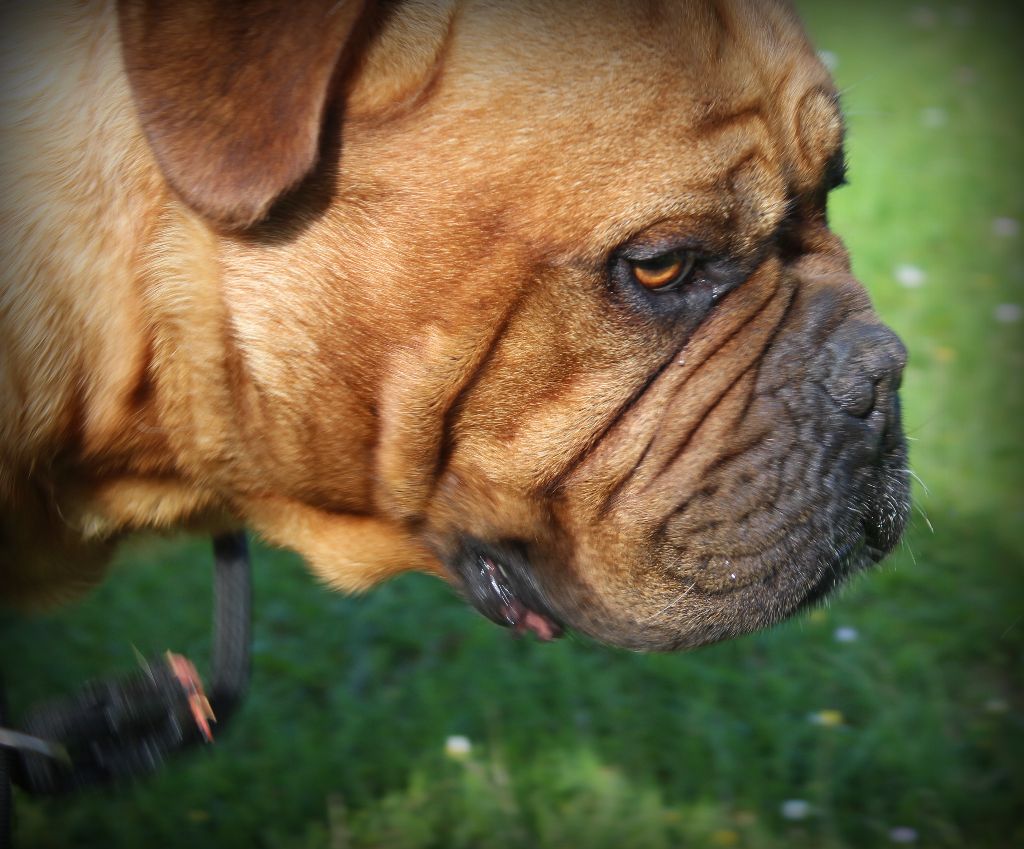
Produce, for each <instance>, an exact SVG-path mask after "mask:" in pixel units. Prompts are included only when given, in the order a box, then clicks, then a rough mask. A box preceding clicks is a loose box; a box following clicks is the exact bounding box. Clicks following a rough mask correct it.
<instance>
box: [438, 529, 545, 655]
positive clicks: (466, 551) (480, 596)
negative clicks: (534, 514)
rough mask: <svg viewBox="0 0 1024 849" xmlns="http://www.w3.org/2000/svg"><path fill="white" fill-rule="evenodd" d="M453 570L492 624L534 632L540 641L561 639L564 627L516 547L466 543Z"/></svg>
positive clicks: (456, 558)
mask: <svg viewBox="0 0 1024 849" xmlns="http://www.w3.org/2000/svg"><path fill="white" fill-rule="evenodd" d="M453 566H454V569H453V571H454V572H455V573H456V574H457V575H458V577H459V578H460V583H461V585H462V588H463V591H464V593H465V595H466V596H467V598H468V599H469V601H470V602H471V603H472V604H473V606H474V607H475V608H476V609H477V610H479V611H480V612H481V613H482V614H483V615H484V616H486V617H487V618H488V619H490V620H491V621H492V622H496V623H497V624H498V625H504V626H506V627H508V628H511V629H513V631H515V632H516V633H518V634H524V633H528V632H532V633H533V634H536V636H537V637H538V638H539V639H541V640H553V639H555V638H556V637H560V636H561V635H562V633H563V631H564V630H565V629H564V627H563V626H562V624H561V623H560V622H559V621H558V619H557V618H556V617H555V615H554V614H553V613H552V612H551V610H550V608H549V606H548V603H547V602H546V600H545V598H544V594H543V592H542V591H541V590H540V588H539V587H538V586H537V584H536V582H535V581H534V580H533V577H532V574H531V573H530V571H529V569H528V564H527V563H526V558H525V555H524V554H523V553H522V552H521V551H520V550H519V549H518V547H517V546H493V545H487V544H484V543H481V542H479V541H476V540H472V541H467V542H464V543H463V545H462V546H461V547H460V551H459V553H458V555H457V556H456V557H455V558H454V563H453Z"/></svg>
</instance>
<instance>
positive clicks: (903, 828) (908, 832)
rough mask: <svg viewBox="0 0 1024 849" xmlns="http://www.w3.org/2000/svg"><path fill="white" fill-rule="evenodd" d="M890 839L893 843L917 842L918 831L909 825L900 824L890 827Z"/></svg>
mask: <svg viewBox="0 0 1024 849" xmlns="http://www.w3.org/2000/svg"><path fill="white" fill-rule="evenodd" d="M889 839H890V840H891V841H892V842H893V843H917V831H916V830H915V829H913V828H911V827H910V826H907V825H898V826H896V827H895V828H890V829H889Z"/></svg>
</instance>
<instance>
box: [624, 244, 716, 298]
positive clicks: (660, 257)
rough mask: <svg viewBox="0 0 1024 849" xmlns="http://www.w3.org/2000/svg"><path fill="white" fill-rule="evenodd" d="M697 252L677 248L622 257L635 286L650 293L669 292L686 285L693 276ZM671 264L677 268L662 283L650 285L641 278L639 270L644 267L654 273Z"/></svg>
mask: <svg viewBox="0 0 1024 849" xmlns="http://www.w3.org/2000/svg"><path fill="white" fill-rule="evenodd" d="M698 258H699V257H698V254H697V252H696V251H695V250H692V249H689V248H677V249H674V250H670V251H663V252H661V253H658V254H655V255H653V256H649V257H628V256H627V257H624V260H625V264H626V270H627V272H628V274H629V276H630V278H631V280H632V282H633V283H635V284H636V285H637V286H639V287H641V288H642V289H644V290H646V291H648V292H651V293H655V294H657V293H660V292H671V291H674V290H675V289H678V288H680V287H681V286H684V285H686V284H687V283H688V282H690V280H691V279H692V277H693V274H694V272H695V271H696V268H697V260H698ZM673 265H678V266H679V268H678V270H677V271H676V272H675V273H674V274H673V275H672V276H671V277H667V278H666V279H665V282H664V283H659V284H658V285H656V286H652V285H651V284H650V283H648V282H645V281H644V280H642V279H641V275H640V273H639V272H640V270H641V269H644V268H645V267H646V268H647V269H649V270H650V271H652V272H654V273H655V274H656V273H657V272H658V271H659V270H668V269H670V268H671V267H672V266H673Z"/></svg>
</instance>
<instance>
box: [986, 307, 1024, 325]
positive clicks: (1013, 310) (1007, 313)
mask: <svg viewBox="0 0 1024 849" xmlns="http://www.w3.org/2000/svg"><path fill="white" fill-rule="evenodd" d="M1022 314H1024V309H1021V305H1020V304H1000V305H999V306H997V307H996V308H995V309H994V310H993V311H992V317H993V318H994V319H995V320H996V321H998V322H999V323H1000V324H1016V323H1017V322H1018V321H1020V319H1021V315H1022Z"/></svg>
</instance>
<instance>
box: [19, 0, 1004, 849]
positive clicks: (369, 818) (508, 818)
mask: <svg viewBox="0 0 1024 849" xmlns="http://www.w3.org/2000/svg"><path fill="white" fill-rule="evenodd" d="M842 5H843V6H845V7H846V8H845V10H844V11H843V13H842V15H839V14H838V11H837V10H838V8H839V7H840V4H834V3H832V4H826V3H820V4H815V3H813V2H810V3H805V4H804V13H805V15H806V17H807V19H808V22H809V24H810V27H811V29H812V32H813V33H814V35H815V38H816V41H817V43H818V44H819V46H820V47H822V48H824V49H828V50H830V51H833V52H834V53H835V54H836V55H837V56H838V58H839V65H838V69H837V77H838V79H839V82H840V85H841V86H842V87H843V88H844V90H845V95H844V103H845V107H846V109H847V111H848V114H849V154H850V164H851V180H852V184H851V185H850V186H849V187H848V188H844V189H843V190H841V191H840V192H839V193H837V194H836V195H835V197H834V201H833V204H832V219H833V223H834V225H835V227H836V229H837V230H838V231H839V232H841V233H842V234H843V235H844V236H845V237H846V239H847V242H848V244H849V246H850V248H851V252H852V254H853V256H854V266H855V269H856V271H857V273H858V274H859V275H860V276H861V278H862V279H863V280H864V281H865V282H866V284H867V285H868V286H869V288H870V289H871V291H872V294H873V297H874V299H875V302H876V304H877V305H878V307H879V310H880V311H881V313H882V314H883V315H884V316H885V318H886V319H887V320H888V321H889V322H890V323H891V324H892V325H893V326H894V327H895V328H896V329H897V331H898V332H899V333H900V334H901V335H902V336H903V338H904V340H905V341H906V342H907V344H908V347H909V349H910V355H911V356H910V364H909V367H908V369H907V375H906V380H905V386H904V402H905V411H906V413H905V416H906V424H907V428H908V431H909V433H910V435H911V436H912V437H913V439H914V442H913V443H912V460H913V465H914V468H915V470H916V472H917V473H918V474H919V475H920V477H921V478H922V479H923V480H924V482H925V483H926V484H927V485H928V492H927V493H926V492H925V491H924V490H923V489H922V488H920V487H919V488H918V489H917V491H916V493H915V497H916V500H917V502H918V505H919V508H920V511H921V512H919V513H917V514H916V517H915V521H914V523H913V524H912V527H911V528H910V531H909V533H908V536H907V541H906V543H905V544H904V546H903V547H902V548H901V549H900V550H899V551H898V552H897V553H896V554H895V555H894V556H893V557H892V558H891V559H890V560H889V561H887V563H886V564H885V565H884V566H882V567H881V568H880V569H878V570H875V571H874V572H873V573H872V574H870V575H868V576H865V577H863V578H862V579H860V580H859V581H857V582H855V583H854V585H853V586H852V587H851V588H849V589H848V590H846V591H845V592H843V593H841V594H840V595H839V596H837V597H836V598H834V599H833V600H832V601H831V603H830V604H829V606H828V607H826V608H822V609H820V610H818V611H815V612H814V613H812V614H810V615H808V616H805V617H803V618H801V619H799V620H797V621H793V622H790V623H787V624H785V625H783V626H781V627H779V628H776V629H774V630H773V631H771V632H769V633H764V634H758V635H754V636H751V637H748V638H745V639H742V640H737V641H734V642H731V643H726V644H722V645H718V646H713V647H710V648H707V649H702V650H700V651H696V652H693V653H690V654H685V655H659V656H642V655H635V654H628V653H625V652H621V651H616V650H612V649H606V648H602V647H599V646H595V645H593V644H591V643H588V642H585V641H582V640H578V639H569V640H565V641H562V642H560V643H557V644H554V645H539V644H537V643H534V642H532V641H529V640H523V641H515V640H512V639H510V638H509V635H508V634H507V633H505V632H503V631H501V630H499V629H497V628H495V627H493V626H492V625H490V624H488V623H487V622H485V621H483V620H482V619H480V618H479V617H476V616H475V615H473V614H472V613H471V612H469V611H468V610H467V609H466V608H465V606H464V605H463V604H462V602H460V601H458V600H457V599H456V598H454V596H453V595H452V594H451V592H450V591H449V590H448V589H446V588H445V587H444V586H443V585H441V584H440V583H439V582H436V581H433V580H430V579H427V578H422V577H415V576H414V577H409V578H405V579H401V580H398V581H395V582H393V583H391V584H389V585H387V586H385V587H383V588H381V589H380V590H378V591H375V592H373V593H371V594H369V595H367V596H366V597H364V598H358V599H353V598H345V597H342V596H339V595H335V594H332V593H330V592H328V591H327V590H325V589H323V588H321V587H318V586H317V585H316V584H315V583H314V582H313V581H312V579H310V577H309V576H308V575H307V574H306V573H305V571H304V568H303V567H302V565H301V564H300V563H299V562H298V561H297V560H296V559H295V558H294V557H292V556H290V555H288V554H284V553H281V552H271V551H266V550H257V552H256V620H255V630H256V640H255V677H254V681H253V688H252V694H251V696H250V698H249V700H248V702H247V704H246V706H245V708H244V710H243V712H242V713H241V714H240V715H239V717H238V718H237V719H236V721H235V723H234V724H233V725H232V727H231V728H230V730H228V731H227V732H226V733H225V734H224V736H223V738H222V739H221V740H220V741H219V742H218V743H217V744H216V745H215V746H214V747H211V748H210V749H208V750H206V751H200V752H197V753H196V754H194V755H192V756H189V757H184V758H180V759H177V760H175V761H174V762H173V763H172V764H170V765H169V766H168V767H167V769H166V770H164V771H163V772H161V773H160V774H159V775H157V776H155V777H154V778H153V779H152V780H148V781H145V782H141V783H138V784H134V785H132V786H129V787H124V788H120V789H118V790H116V791H97V792H90V793H86V794H83V795H81V796H78V797H75V798H71V799H67V800H61V801H57V802H41V801H37V800H32V799H27V798H25V797H19V798H18V800H17V803H18V805H17V814H18V822H17V829H16V839H17V841H18V845H19V846H21V847H23V849H27V847H70V846H75V847H83V849H85V847H135V846H139V847H141V846H154V847H160V846H167V847H176V846H187V847H193V849H200V847H236V846H237V847H270V846H274V847H283V849H326V847H331V849H337V847H395V848H396V849H398V847H403V849H404V847H439V848H440V847H444V848H445V849H447V847H453V849H454V847H494V849H506V848H507V847H552V849H562V847H580V848H581V849H591V847H594V848H595V849H596V848H597V847H609V849H611V847H616V849H618V848H619V847H623V849H629V848H632V847H636V848H637V849H643V847H666V849H667V848H668V847H680V846H687V847H704V846H709V847H730V846H738V847H739V846H743V847H780V849H781V847H826V848H827V847H847V846H849V847H860V846H865V847H875V846H886V845H895V844H892V841H891V838H890V831H891V829H893V828H895V827H906V828H912V829H914V830H915V832H916V835H917V840H916V845H918V846H926V847H959V846H969V847H1009V846H1014V845H1024V826H1022V816H1021V814H1020V813H1019V811H1020V804H1021V801H1022V800H1024V768H1022V762H1024V693H1022V672H1024V662H1022V661H1024V652H1022V648H1024V581H1022V576H1024V533H1022V526H1024V499H1022V487H1021V462H1020V461H1021V459H1022V457H1021V446H1020V432H1021V425H1020V422H1021V420H1022V412H1024V405H1022V397H1021V381H1020V373H1021V369H1022V368H1024V344H1022V338H1021V327H1022V325H1021V323H1016V324H1012V323H1011V324H1002V323H999V322H997V321H996V320H995V319H994V311H995V309H996V308H997V306H998V305H999V304H1004V303H1015V304H1021V303H1024V251H1022V239H1024V236H1021V235H1018V236H1017V237H1015V238H1014V237H1001V236H999V235H997V234H995V233H994V231H993V226H992V222H993V219H995V218H997V217H1010V218H1013V219H1016V220H1018V221H1020V220H1024V191H1022V181H1021V174H1022V173H1024V150H1022V144H1021V138H1022V134H1024V121H1022V112H1024V105H1022V102H1024V98H1022V97H1021V96H1020V92H1019V88H1020V83H1021V77H1022V74H1021V70H1020V60H1019V58H1018V55H1019V53H1018V51H1019V49H1020V45H1021V44H1022V43H1024V27H1022V25H1021V20H1020V15H1016V14H1014V13H1012V12H1010V11H1006V10H1004V9H1003V8H1002V7H998V6H995V5H990V6H988V7H986V8H984V9H980V8H978V7H977V6H972V5H970V4H957V5H956V6H954V5H952V4H931V6H930V8H931V9H932V10H933V11H934V17H935V20H934V21H933V22H932V24H931V25H930V26H928V25H926V24H928V21H927V20H925V19H924V18H925V17H926V16H922V14H921V13H920V12H918V13H916V16H915V15H914V14H912V9H913V8H914V7H913V6H912V5H911V4H902V3H886V4H882V3H880V2H876V3H868V4H842ZM958 9H967V10H968V11H969V12H973V14H972V15H971V17H970V19H969V20H967V21H966V22H965V21H964V20H963V19H962V14H963V13H962V12H960V11H958ZM915 20H916V21H917V23H915ZM968 69H969V70H968ZM929 109H941V110H943V112H942V113H941V116H940V117H942V116H944V118H945V122H944V124H943V125H942V126H939V127H934V126H928V123H929V122H928V121H927V120H923V115H925V116H927V115H930V116H932V121H931V123H935V116H936V114H937V113H924V110H929ZM900 263H911V264H913V265H916V266H918V267H920V268H921V269H923V270H924V271H925V273H926V275H927V278H926V280H925V282H924V284H923V285H922V286H920V287H919V288H906V287H903V286H900V285H899V284H898V283H897V282H896V281H895V279H894V275H893V269H894V267H895V266H897V265H898V264H900ZM921 513H926V514H927V516H928V520H929V521H930V524H931V526H932V527H933V528H934V531H932V530H931V529H930V528H929V525H928V522H926V521H925V520H924V519H923V518H922V515H921ZM208 561H209V556H208V550H207V544H206V543H205V542H204V541H201V540H200V541H195V540H185V539H182V540H168V541H149V542H140V543H136V544H134V545H133V546H131V547H130V548H129V549H127V550H125V551H124V552H123V555H122V556H121V558H120V566H119V568H118V569H117V570H116V572H115V573H114V574H113V575H112V577H111V578H110V579H109V580H108V581H107V582H106V584H104V586H102V587H101V588H100V589H99V590H98V591H97V592H96V593H95V594H94V595H93V596H91V597H90V598H89V599H88V600H87V601H85V602H84V603H82V604H80V605H77V606H75V607H73V608H70V609H68V610H66V611H62V612H61V613H60V614H58V615H53V616H44V617H37V618H31V619H23V618H15V617H13V616H11V615H6V616H5V617H4V618H2V619H0V634H2V639H3V646H4V651H3V655H2V658H0V664H2V668H3V670H4V673H5V675H6V677H7V679H8V681H9V685H10V694H9V695H10V698H11V700H12V702H13V703H14V707H15V709H16V710H23V709H24V708H25V706H26V705H28V704H30V703H31V702H33V701H35V700H36V699H39V698H42V697H46V696H51V695H54V694H57V693H60V692H66V691H68V690H71V689H74V688H76V687H77V686H78V685H79V684H80V682H81V681H82V680H84V679H85V678H87V677H90V676H96V675H105V674H109V673H110V672H111V671H113V670H116V669H120V670H127V669H130V668H131V667H132V666H133V665H134V663H135V660H134V649H133V646H134V647H137V648H138V649H139V650H140V651H141V652H142V653H143V654H147V655H149V654H154V653H156V652H158V651H162V650H163V649H165V648H168V647H173V648H174V649H175V650H177V651H182V652H184V653H187V654H190V655H192V656H194V657H195V658H196V659H197V660H198V661H199V663H200V665H201V666H202V667H204V668H205V659H206V657H207V645H206V642H207V639H208V635H207V619H208V616H209V604H208V602H207V601H206V598H207V596H208V593H209V583H208V573H209V566H208ZM171 574H173V576H174V578H173V580H169V578H168V576H169V575H171ZM838 627H852V628H855V629H856V631H857V634H858V635H859V636H858V639H856V640H855V641H853V642H840V641H837V640H836V639H835V636H834V635H835V631H836V629H837V628H838ZM822 711H826V712H829V711H830V712H832V713H821V712H822ZM814 717H817V718H818V720H819V721H818V722H815V721H812V720H813V718H814ZM822 720H824V721H822ZM452 734H462V735H466V736H467V737H468V738H469V739H470V740H471V741H472V743H473V747H472V751H471V752H470V753H469V755H468V756H466V757H462V758H457V757H452V756H448V755H446V754H445V739H446V737H447V736H448V735H452ZM792 799H801V800H805V801H807V802H808V803H809V805H810V813H809V815H808V816H807V817H806V818H805V819H803V820H787V819H785V818H784V817H783V816H782V813H781V806H782V804H783V802H784V801H786V800H792Z"/></svg>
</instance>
